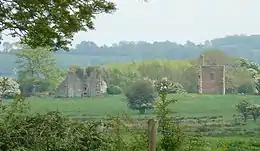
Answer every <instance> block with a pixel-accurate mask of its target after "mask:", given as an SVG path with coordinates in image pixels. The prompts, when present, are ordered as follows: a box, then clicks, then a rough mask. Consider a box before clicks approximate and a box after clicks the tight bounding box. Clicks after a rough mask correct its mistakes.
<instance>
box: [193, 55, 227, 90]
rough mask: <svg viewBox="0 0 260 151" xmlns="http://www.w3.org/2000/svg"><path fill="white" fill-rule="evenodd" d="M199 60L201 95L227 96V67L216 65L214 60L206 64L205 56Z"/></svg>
mask: <svg viewBox="0 0 260 151" xmlns="http://www.w3.org/2000/svg"><path fill="white" fill-rule="evenodd" d="M199 60H200V61H199V62H200V66H199V75H198V76H199V77H198V87H199V93H217V94H225V66H222V65H215V64H214V62H215V61H214V60H213V61H207V63H205V58H204V55H201V56H200V59H199ZM205 64H206V65H205Z"/></svg>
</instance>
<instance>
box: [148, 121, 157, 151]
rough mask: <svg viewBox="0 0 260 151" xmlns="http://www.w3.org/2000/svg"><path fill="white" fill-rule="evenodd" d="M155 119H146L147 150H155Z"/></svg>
mask: <svg viewBox="0 0 260 151" xmlns="http://www.w3.org/2000/svg"><path fill="white" fill-rule="evenodd" d="M156 131H157V128H156V121H155V120H154V119H149V120H148V150H149V151H156Z"/></svg>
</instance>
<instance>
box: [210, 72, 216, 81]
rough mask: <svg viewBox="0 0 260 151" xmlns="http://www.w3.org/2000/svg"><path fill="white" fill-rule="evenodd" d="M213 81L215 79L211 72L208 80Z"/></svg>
mask: <svg viewBox="0 0 260 151" xmlns="http://www.w3.org/2000/svg"><path fill="white" fill-rule="evenodd" d="M214 79H215V77H214V73H213V72H211V73H210V80H214Z"/></svg>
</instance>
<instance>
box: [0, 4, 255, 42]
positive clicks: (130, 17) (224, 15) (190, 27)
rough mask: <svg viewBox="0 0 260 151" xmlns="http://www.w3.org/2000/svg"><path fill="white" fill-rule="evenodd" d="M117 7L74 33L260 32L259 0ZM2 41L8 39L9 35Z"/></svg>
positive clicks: (93, 37)
mask: <svg viewBox="0 0 260 151" xmlns="http://www.w3.org/2000/svg"><path fill="white" fill-rule="evenodd" d="M113 1H115V2H116V3H117V7H118V10H117V12H115V13H114V14H112V15H104V14H102V15H99V16H98V17H97V19H96V20H95V24H96V30H95V31H90V32H88V33H85V32H80V33H78V34H76V35H75V40H74V42H73V44H74V45H75V44H76V43H80V42H81V41H83V40H90V41H94V42H96V43H97V44H98V45H102V44H107V45H111V44H112V43H115V42H118V41H121V40H126V41H138V40H143V41H149V42H152V41H165V40H169V41H175V42H177V43H184V42H186V41H187V40H190V41H193V42H196V43H199V42H203V41H205V40H211V39H213V38H217V37H223V36H225V35H234V34H260V9H259V8H260V0H150V2H149V3H144V2H141V0H113ZM4 38H5V41H10V38H6V37H4Z"/></svg>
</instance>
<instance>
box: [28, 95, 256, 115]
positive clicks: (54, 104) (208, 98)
mask: <svg viewBox="0 0 260 151" xmlns="http://www.w3.org/2000/svg"><path fill="white" fill-rule="evenodd" d="M168 98H169V99H172V98H174V99H177V100H178V102H177V103H175V104H172V105H171V106H170V108H171V109H172V110H173V111H174V112H177V114H179V115H180V116H184V117H201V116H223V117H224V118H225V119H231V118H232V117H233V114H235V113H236V110H235V104H237V103H238V102H239V101H242V100H243V99H248V100H250V101H252V102H254V103H258V102H259V104H260V98H259V96H254V95H248V96H247V95H225V96H222V95H198V94H183V95H169V97H168ZM27 101H28V102H29V103H30V105H31V109H32V111H33V112H40V113H42V112H45V111H53V110H58V111H60V112H62V113H63V114H64V115H68V116H71V117H104V116H105V115H107V114H110V115H116V114H118V113H122V112H127V113H130V114H131V115H133V116H139V114H138V112H137V111H132V110H129V109H128V108H127V102H126V101H124V96H121V95H118V96H108V95H105V96H98V97H92V98H64V99H60V98H36V97H32V98H27ZM152 114H153V113H152V111H148V112H147V114H145V115H142V116H148V115H152Z"/></svg>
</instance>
